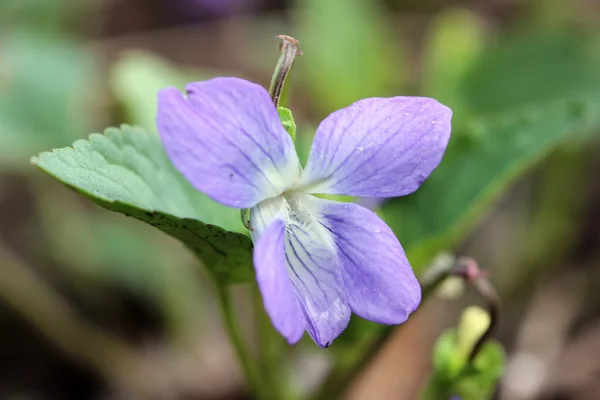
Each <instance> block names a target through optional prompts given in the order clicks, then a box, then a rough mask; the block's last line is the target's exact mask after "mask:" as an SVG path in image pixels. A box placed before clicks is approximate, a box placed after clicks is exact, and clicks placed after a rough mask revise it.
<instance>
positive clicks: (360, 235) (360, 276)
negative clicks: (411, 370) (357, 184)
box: [316, 199, 421, 324]
mask: <svg viewBox="0 0 600 400" xmlns="http://www.w3.org/2000/svg"><path fill="white" fill-rule="evenodd" d="M316 202H318V207H319V209H320V213H321V216H320V221H321V223H322V224H323V226H324V227H325V228H326V229H327V230H328V231H329V232H330V233H331V235H332V236H333V238H334V241H335V244H336V247H337V249H338V254H339V257H340V260H341V265H342V271H343V272H342V276H343V279H344V285H345V288H346V298H347V299H348V303H349V305H350V308H351V309H352V311H354V312H355V313H356V314H357V315H359V316H361V317H363V318H366V319H369V320H371V321H376V322H380V323H385V324H399V323H402V322H404V321H405V320H406V319H407V318H408V315H409V314H410V313H412V312H413V311H414V310H415V309H416V308H417V306H418V305H419V302H420V301H421V287H420V286H419V282H418V281H417V278H416V277H415V274H414V272H413V270H412V268H411V267H410V264H409V263H408V260H407V258H406V255H405V254H404V250H403V249H402V246H401V245H400V243H399V242H398V239H397V238H396V236H395V235H394V233H393V232H392V230H391V229H390V228H389V227H388V226H387V225H386V224H385V222H383V221H382V220H381V218H379V217H378V216H377V215H376V214H375V213H374V212H372V211H370V210H367V209H366V208H364V207H362V206H359V205H357V204H352V203H338V202H334V201H329V200H322V199H318V200H316Z"/></svg>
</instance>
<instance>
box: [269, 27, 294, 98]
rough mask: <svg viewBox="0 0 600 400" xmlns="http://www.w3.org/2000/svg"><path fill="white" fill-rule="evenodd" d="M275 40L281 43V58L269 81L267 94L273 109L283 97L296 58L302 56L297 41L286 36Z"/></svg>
mask: <svg viewBox="0 0 600 400" xmlns="http://www.w3.org/2000/svg"><path fill="white" fill-rule="evenodd" d="M277 38H278V39H281V40H282V41H283V42H282V44H281V56H280V57H279V61H278V62H277V65H276V66H275V71H274V72H273V78H272V79H271V86H270V87H269V94H270V95H271V99H272V100H273V104H275V107H279V103H280V101H281V98H282V96H283V89H284V86H285V81H286V79H287V77H288V75H289V74H290V72H291V71H292V66H293V65H294V60H295V59H296V56H299V55H301V54H302V52H301V51H300V48H299V45H300V42H298V40H296V39H294V38H293V37H291V36H286V35H279V36H277Z"/></svg>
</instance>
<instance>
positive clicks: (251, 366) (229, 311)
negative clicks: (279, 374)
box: [216, 282, 266, 399]
mask: <svg viewBox="0 0 600 400" xmlns="http://www.w3.org/2000/svg"><path fill="white" fill-rule="evenodd" d="M216 287H217V297H218V300H219V305H220V307H221V314H222V315H223V320H224V322H225V329H226V330H227V335H228V336H229V340H230V341H231V344H232V345H233V348H234V350H235V353H236V355H237V358H238V361H239V362H240V365H241V367H242V371H243V373H244V376H245V377H246V382H247V384H248V385H249V386H250V390H251V391H252V392H253V393H254V395H255V396H256V397H257V398H259V399H264V398H266V397H265V396H264V393H263V390H264V388H263V385H262V382H261V377H260V374H259V372H258V370H257V369H256V368H255V365H256V363H255V362H254V360H253V359H252V356H251V355H250V351H248V349H247V347H246V344H245V343H244V339H243V335H242V329H241V327H240V324H239V322H238V320H237V317H236V313H235V307H234V305H233V302H232V301H231V297H230V296H229V294H228V293H227V290H226V288H225V287H224V286H223V285H222V284H221V283H219V282H217V285H216Z"/></svg>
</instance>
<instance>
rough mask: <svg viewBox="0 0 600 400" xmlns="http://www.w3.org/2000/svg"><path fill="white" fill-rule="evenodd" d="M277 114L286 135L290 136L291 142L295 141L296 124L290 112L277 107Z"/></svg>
mask: <svg viewBox="0 0 600 400" xmlns="http://www.w3.org/2000/svg"><path fill="white" fill-rule="evenodd" d="M277 113H278V114H279V119H280V120H281V124H282V125H283V127H284V128H285V130H286V131H287V133H289V134H290V136H291V137H292V140H293V141H296V123H295V122H294V116H293V115H292V111H291V110H290V109H288V108H285V107H277Z"/></svg>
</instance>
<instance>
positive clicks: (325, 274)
mask: <svg viewBox="0 0 600 400" xmlns="http://www.w3.org/2000/svg"><path fill="white" fill-rule="evenodd" d="M313 198H314V197H313V196H311V195H305V194H301V193H293V194H288V199H287V200H286V199H285V198H284V197H283V196H278V197H275V198H270V199H267V200H265V201H262V202H261V203H259V204H258V205H257V206H256V207H253V208H252V210H251V217H250V222H251V224H252V227H253V229H254V230H253V232H252V237H253V240H254V241H255V243H257V247H256V249H255V253H254V254H255V262H256V260H257V257H261V258H267V257H268V256H265V255H259V252H260V253H262V252H263V249H265V247H260V245H261V243H262V242H263V238H264V237H265V236H267V235H270V234H271V233H269V232H270V231H271V229H273V228H272V226H273V225H274V224H276V223H277V221H279V220H280V219H284V220H285V221H286V233H285V240H284V241H285V243H283V242H282V243H281V245H279V244H278V245H277V246H278V247H277V249H273V248H269V249H268V251H270V252H273V253H274V254H276V255H277V257H280V253H283V250H284V248H285V254H284V255H283V258H284V260H285V261H284V262H285V265H286V268H287V276H288V281H291V285H290V284H289V283H286V284H285V285H283V284H282V287H283V286H285V288H286V289H285V290H289V293H291V294H293V295H295V298H297V299H298V300H297V301H298V302H299V304H300V308H301V310H302V314H303V317H301V318H302V320H303V327H305V328H306V330H307V331H308V333H309V335H310V336H311V337H312V339H313V340H314V341H315V342H316V343H317V344H318V345H319V346H321V347H327V346H329V345H330V344H331V342H332V341H333V340H334V339H335V338H336V337H337V336H339V335H340V333H342V331H343V330H344V329H345V328H346V326H347V325H348V321H349V320H350V314H351V312H350V308H349V307H348V304H347V302H346V293H345V290H344V285H343V280H342V270H341V266H340V262H339V258H338V256H337V253H336V251H335V248H334V244H333V239H332V237H331V235H330V234H329V231H327V230H326V229H325V228H324V227H323V226H321V225H320V224H319V223H318V221H317V220H316V219H315V218H314V217H313V214H314V210H313V209H312V207H313V204H312V203H311V200H312V199H313ZM271 221H275V222H271ZM278 240H279V239H278ZM281 240H282V241H283V239H281ZM256 268H257V275H259V267H258V265H256ZM282 279H283V278H282ZM259 284H260V281H259ZM260 288H261V292H263V296H265V295H266V293H265V290H264V289H263V287H262V285H261V287H260ZM282 290H283V289H282ZM281 296H282V298H285V297H284V295H283V294H282V295H281ZM265 300H266V298H265ZM285 302H286V304H287V300H285ZM265 305H266V303H265ZM267 310H269V309H267ZM269 315H270V316H271V319H272V320H273V323H274V324H275V326H276V327H277V326H278V324H280V322H279V320H280V319H281V318H282V317H281V316H276V315H275V313H274V312H269ZM294 318H295V315H294ZM278 329H279V328H278ZM279 330H280V331H281V329H279Z"/></svg>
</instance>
